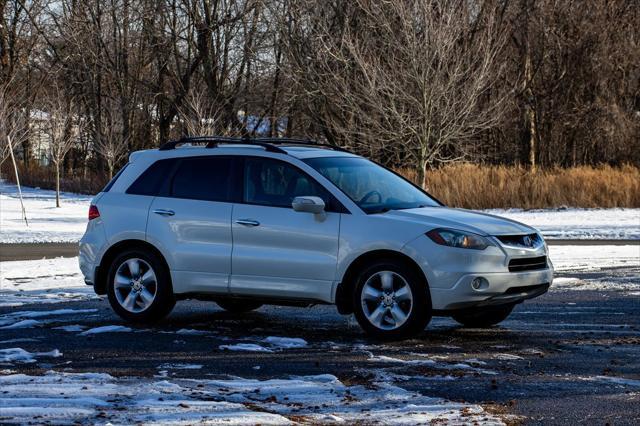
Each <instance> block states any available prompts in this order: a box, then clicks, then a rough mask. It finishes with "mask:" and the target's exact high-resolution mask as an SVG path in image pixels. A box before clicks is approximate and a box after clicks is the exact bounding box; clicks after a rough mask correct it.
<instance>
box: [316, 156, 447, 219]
mask: <svg viewBox="0 0 640 426" xmlns="http://www.w3.org/2000/svg"><path fill="white" fill-rule="evenodd" d="M304 161H305V163H307V164H309V165H310V166H311V167H313V168H314V169H316V170H317V171H318V172H319V173H320V174H322V175H323V176H324V177H326V178H327V179H328V180H330V181H331V182H332V183H333V184H334V185H335V186H337V187H338V188H339V189H340V190H341V191H342V192H344V193H345V194H346V195H347V196H348V197H349V198H351V200H353V202H354V203H356V204H357V205H358V207H360V208H361V209H362V210H364V211H365V212H366V213H383V212H386V211H389V210H401V209H413V208H418V207H429V206H433V207H435V206H440V203H438V201H436V200H434V199H433V198H431V197H429V196H428V195H427V194H426V193H425V192H423V191H422V190H420V189H419V188H417V187H416V186H415V185H413V184H411V183H410V182H408V181H406V180H404V179H403V178H401V177H400V176H398V175H396V174H395V173H393V172H391V171H390V170H387V169H385V168H384V167H381V166H379V165H377V164H375V163H373V162H371V161H369V160H366V159H364V158H361V157H322V158H309V159H306V160H304Z"/></svg>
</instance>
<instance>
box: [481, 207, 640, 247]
mask: <svg viewBox="0 0 640 426" xmlns="http://www.w3.org/2000/svg"><path fill="white" fill-rule="evenodd" d="M485 213H489V214H493V215H497V216H502V217H506V218H508V219H512V220H516V221H518V222H522V223H525V224H527V225H529V226H533V227H534V228H537V229H538V230H540V232H541V233H542V235H544V237H545V238H548V239H628V240H632V239H636V240H637V239H640V209H627V208H620V209H578V208H563V209H536V210H522V209H508V210H501V209H492V210H485Z"/></svg>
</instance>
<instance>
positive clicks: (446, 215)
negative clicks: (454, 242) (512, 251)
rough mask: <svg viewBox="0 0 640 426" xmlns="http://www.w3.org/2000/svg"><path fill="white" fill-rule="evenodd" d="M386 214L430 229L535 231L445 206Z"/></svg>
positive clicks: (487, 232)
mask: <svg viewBox="0 0 640 426" xmlns="http://www.w3.org/2000/svg"><path fill="white" fill-rule="evenodd" d="M386 215H388V216H389V217H395V218H398V219H400V218H402V219H406V220H411V221H415V222H421V223H425V224H428V225H429V227H430V228H431V229H433V228H453V229H459V230H463V231H470V232H474V233H476V234H481V235H514V234H530V233H533V232H537V231H536V230H535V229H534V228H532V227H530V226H527V225H524V224H522V223H520V222H516V221H514V220H510V219H506V218H504V217H500V216H494V215H490V214H486V213H480V212H475V211H471V210H464V209H452V208H447V207H422V208H418V209H407V210H392V211H389V212H387V213H386Z"/></svg>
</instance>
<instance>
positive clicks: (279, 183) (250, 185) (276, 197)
mask: <svg viewBox="0 0 640 426" xmlns="http://www.w3.org/2000/svg"><path fill="white" fill-rule="evenodd" d="M244 176H245V179H244V202H245V203H249V204H260V205H265V206H272V207H289V208H290V207H291V202H292V201H293V199H294V198H295V197H299V196H304V195H306V196H317V197H320V198H322V199H323V200H324V202H325V203H328V202H329V196H328V193H327V191H326V190H325V189H324V188H322V187H321V186H320V185H319V184H318V183H317V182H315V181H314V180H313V179H311V178H310V177H309V176H307V175H306V174H304V173H303V172H302V171H300V170H298V169H297V168H296V167H294V166H292V165H290V164H287V163H285V162H283V161H278V160H271V159H268V158H257V157H256V158H247V159H246V160H245V163H244Z"/></svg>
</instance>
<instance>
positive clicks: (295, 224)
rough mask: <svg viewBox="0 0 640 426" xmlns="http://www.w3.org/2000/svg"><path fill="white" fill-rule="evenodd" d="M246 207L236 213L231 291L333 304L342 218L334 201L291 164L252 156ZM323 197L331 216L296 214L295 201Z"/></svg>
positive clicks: (247, 167) (246, 170)
mask: <svg viewBox="0 0 640 426" xmlns="http://www.w3.org/2000/svg"><path fill="white" fill-rule="evenodd" d="M243 170H244V179H243V191H242V194H243V195H242V197H243V198H242V199H243V203H242V204H236V205H235V206H234V209H233V219H232V231H233V256H232V268H231V269H232V276H231V284H230V288H231V292H232V293H237V294H253V295H263V296H270V297H276V298H277V297H282V298H305V299H316V300H326V301H330V300H331V294H332V287H333V282H334V280H335V275H336V264H337V255H338V237H339V231H340V213H334V212H332V211H331V210H332V209H331V206H332V203H331V201H332V200H331V196H330V195H329V193H328V192H327V191H326V190H325V189H324V188H323V187H322V186H321V185H319V184H318V183H317V182H315V181H314V180H313V179H312V178H311V177H309V176H308V175H306V174H305V173H304V172H302V171H300V170H299V169H298V168H297V167H295V166H294V165H292V164H289V163H286V162H283V161H279V160H275V159H269V158H255V157H248V158H246V159H245V160H244V164H243ZM303 195H307V196H309V195H312V196H319V197H321V198H322V199H323V200H325V203H326V205H327V210H328V211H327V212H325V213H322V214H312V213H304V212H296V211H294V210H293V209H292V208H291V202H292V200H293V198H294V197H296V196H303Z"/></svg>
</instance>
